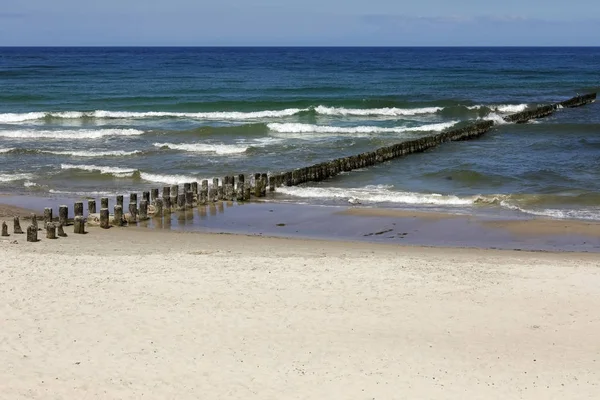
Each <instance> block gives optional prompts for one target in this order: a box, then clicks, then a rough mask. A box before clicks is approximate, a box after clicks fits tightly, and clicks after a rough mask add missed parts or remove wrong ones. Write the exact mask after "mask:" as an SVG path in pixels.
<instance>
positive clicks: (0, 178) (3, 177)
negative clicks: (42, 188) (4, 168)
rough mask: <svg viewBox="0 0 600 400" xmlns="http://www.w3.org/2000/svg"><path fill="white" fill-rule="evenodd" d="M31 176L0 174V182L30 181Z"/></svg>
mask: <svg viewBox="0 0 600 400" xmlns="http://www.w3.org/2000/svg"><path fill="white" fill-rule="evenodd" d="M32 178H33V174H0V182H13V181H23V180H28V179H32Z"/></svg>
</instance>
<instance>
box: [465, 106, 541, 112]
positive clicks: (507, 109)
mask: <svg viewBox="0 0 600 400" xmlns="http://www.w3.org/2000/svg"><path fill="white" fill-rule="evenodd" d="M527 107H529V105H528V104H500V105H493V104H488V105H485V104H477V105H474V106H467V109H469V110H482V109H488V110H490V111H492V112H494V111H495V112H499V113H502V114H510V113H518V112H521V111H525V110H526V109H527Z"/></svg>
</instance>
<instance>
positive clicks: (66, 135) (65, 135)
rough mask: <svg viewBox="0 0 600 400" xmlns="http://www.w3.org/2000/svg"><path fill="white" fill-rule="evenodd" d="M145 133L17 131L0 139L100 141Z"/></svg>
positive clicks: (121, 131) (121, 130)
mask: <svg viewBox="0 0 600 400" xmlns="http://www.w3.org/2000/svg"><path fill="white" fill-rule="evenodd" d="M143 133H144V131H141V130H138V129H96V130H92V129H81V130H56V131H49V130H46V131H41V130H40V131H38V130H32V129H30V130H17V131H0V137H4V138H9V139H55V140H72V139H100V138H103V137H106V136H137V135H142V134H143Z"/></svg>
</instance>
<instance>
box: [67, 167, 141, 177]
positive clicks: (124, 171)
mask: <svg viewBox="0 0 600 400" xmlns="http://www.w3.org/2000/svg"><path fill="white" fill-rule="evenodd" d="M60 168H61V169H79V170H82V171H98V172H100V173H101V174H110V175H114V176H116V177H118V178H126V177H129V176H131V175H133V173H135V172H136V171H137V169H135V168H119V167H104V166H99V165H74V164H61V165H60Z"/></svg>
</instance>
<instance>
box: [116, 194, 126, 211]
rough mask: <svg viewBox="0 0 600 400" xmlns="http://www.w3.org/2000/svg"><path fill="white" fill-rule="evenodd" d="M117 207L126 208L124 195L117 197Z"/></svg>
mask: <svg viewBox="0 0 600 400" xmlns="http://www.w3.org/2000/svg"><path fill="white" fill-rule="evenodd" d="M117 205H118V206H121V208H123V207H125V205H124V203H123V195H121V194H120V195H118V196H117Z"/></svg>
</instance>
